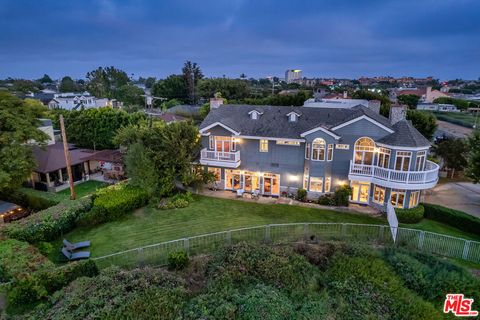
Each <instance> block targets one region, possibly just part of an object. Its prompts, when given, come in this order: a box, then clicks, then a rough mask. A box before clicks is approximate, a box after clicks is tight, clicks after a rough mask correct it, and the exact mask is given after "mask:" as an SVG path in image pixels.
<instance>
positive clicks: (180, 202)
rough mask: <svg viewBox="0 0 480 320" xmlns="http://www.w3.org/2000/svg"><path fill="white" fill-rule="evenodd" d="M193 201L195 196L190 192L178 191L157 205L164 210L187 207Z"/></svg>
mask: <svg viewBox="0 0 480 320" xmlns="http://www.w3.org/2000/svg"><path fill="white" fill-rule="evenodd" d="M192 202H193V197H192V194H191V193H190V192H186V193H177V194H176V195H174V196H173V197H171V198H167V199H163V200H161V201H160V202H159V203H158V205H157V207H158V208H159V209H162V210H169V209H176V208H186V207H188V206H189V205H190V203H192Z"/></svg>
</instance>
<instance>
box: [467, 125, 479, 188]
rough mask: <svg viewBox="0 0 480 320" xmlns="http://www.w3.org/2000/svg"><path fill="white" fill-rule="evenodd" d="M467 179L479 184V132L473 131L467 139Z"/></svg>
mask: <svg viewBox="0 0 480 320" xmlns="http://www.w3.org/2000/svg"><path fill="white" fill-rule="evenodd" d="M465 171H466V175H467V177H469V178H471V179H472V180H473V183H478V182H480V130H475V132H473V134H472V135H471V136H470V137H469V138H468V158H467V168H466V170H465Z"/></svg>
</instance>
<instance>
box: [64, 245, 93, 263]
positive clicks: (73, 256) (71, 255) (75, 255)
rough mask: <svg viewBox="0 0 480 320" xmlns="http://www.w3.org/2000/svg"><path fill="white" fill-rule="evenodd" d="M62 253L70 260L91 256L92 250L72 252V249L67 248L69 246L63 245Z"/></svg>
mask: <svg viewBox="0 0 480 320" xmlns="http://www.w3.org/2000/svg"><path fill="white" fill-rule="evenodd" d="M62 253H63V255H64V256H65V258H67V259H68V260H69V261H75V260H80V259H88V258H90V252H89V251H79V252H70V251H68V250H67V248H65V247H63V248H62Z"/></svg>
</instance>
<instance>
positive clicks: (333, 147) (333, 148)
mask: <svg viewBox="0 0 480 320" xmlns="http://www.w3.org/2000/svg"><path fill="white" fill-rule="evenodd" d="M329 146H332V159H330V160H328V150H329V148H328V147H329ZM333 150H335V144H334V143H329V144H327V162H330V161H333Z"/></svg>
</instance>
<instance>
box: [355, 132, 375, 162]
mask: <svg viewBox="0 0 480 320" xmlns="http://www.w3.org/2000/svg"><path fill="white" fill-rule="evenodd" d="M374 153H375V142H373V140H372V139H370V138H367V137H363V138H360V139H358V140H357V142H355V163H356V164H365V165H371V164H372V163H373V155H374Z"/></svg>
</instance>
